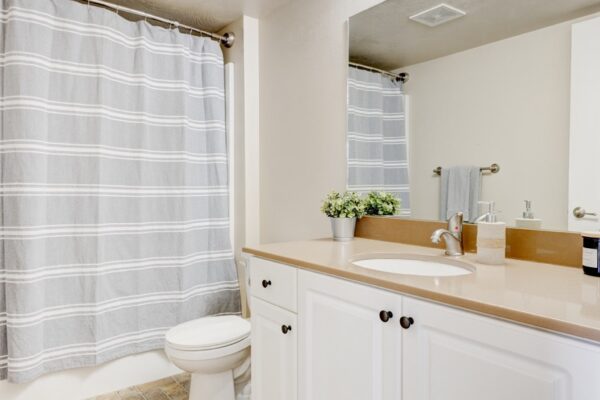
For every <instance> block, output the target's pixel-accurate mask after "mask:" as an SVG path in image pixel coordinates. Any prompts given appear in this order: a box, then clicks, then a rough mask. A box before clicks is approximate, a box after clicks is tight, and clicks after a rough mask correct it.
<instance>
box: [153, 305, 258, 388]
mask: <svg viewBox="0 0 600 400" xmlns="http://www.w3.org/2000/svg"><path fill="white" fill-rule="evenodd" d="M165 339H166V340H165V352H166V354H167V357H169V359H170V360H171V362H172V363H173V364H175V365H176V366H177V367H179V368H180V369H182V370H184V371H187V372H189V373H191V383H190V397H189V398H190V400H234V399H235V398H236V395H235V392H236V391H235V387H236V386H238V387H239V386H243V385H242V384H243V383H245V381H248V380H249V379H250V322H249V321H247V320H245V319H243V318H241V317H238V316H234V315H223V316H212V317H204V318H199V319H195V320H192V321H188V322H185V323H183V324H180V325H177V326H175V327H173V328H171V329H170V330H169V331H168V332H167V334H166V337H165ZM243 398H244V393H240V395H239V396H238V399H240V400H241V399H243Z"/></svg>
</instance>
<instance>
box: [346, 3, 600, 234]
mask: <svg viewBox="0 0 600 400" xmlns="http://www.w3.org/2000/svg"><path fill="white" fill-rule="evenodd" d="M598 12H600V1H599V0H568V1H564V0H528V1H522V0H447V1H446V3H444V4H441V3H440V1H435V0H419V1H412V0H410V1H409V0H387V1H385V2H383V3H380V4H379V5H377V6H375V7H373V8H371V9H368V10H366V11H364V12H362V13H360V14H358V15H355V16H353V17H352V18H351V19H350V22H349V67H348V132H347V142H348V143H347V144H348V161H347V171H348V188H349V189H351V190H355V191H359V192H366V191H369V190H386V191H389V192H392V193H394V194H395V195H397V196H398V197H399V198H401V200H402V214H403V215H404V216H405V217H411V218H418V219H434V220H444V219H446V217H447V216H449V215H450V214H451V213H452V212H454V211H457V210H460V211H463V212H465V216H466V217H467V218H466V219H467V220H468V221H470V222H473V221H474V220H475V219H476V218H477V217H478V216H479V215H481V214H482V213H484V212H485V211H486V210H487V207H488V206H487V205H481V204H478V202H490V201H493V202H495V207H496V209H497V211H498V219H499V220H501V221H504V222H506V223H507V224H508V225H509V226H520V227H525V228H533V229H551V230H567V229H569V230H578V231H582V230H590V229H594V230H598V229H600V223H599V222H598V216H597V215H595V214H597V213H599V214H600V178H599V177H598V176H599V174H598V172H599V171H600V168H599V167H598V165H597V160H598V159H600V156H599V154H600V73H598V71H600V39H599V38H600V14H597V13H598ZM526 201H527V206H528V207H526ZM531 217H533V218H531Z"/></svg>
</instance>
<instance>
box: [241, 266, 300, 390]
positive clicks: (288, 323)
mask: <svg viewBox="0 0 600 400" xmlns="http://www.w3.org/2000/svg"><path fill="white" fill-rule="evenodd" d="M296 275H297V270H296V268H292V267H289V266H286V265H281V264H277V263H274V262H271V261H268V260H263V259H259V258H252V259H251V260H250V293H251V299H250V307H251V312H252V317H251V322H252V338H251V346H252V349H251V354H252V356H251V365H252V399H253V400H284V399H285V400H296V398H297V394H298V389H297V382H298V373H297V369H298V357H297V354H298V324H297V315H296V301H297V295H296V288H297V283H296Z"/></svg>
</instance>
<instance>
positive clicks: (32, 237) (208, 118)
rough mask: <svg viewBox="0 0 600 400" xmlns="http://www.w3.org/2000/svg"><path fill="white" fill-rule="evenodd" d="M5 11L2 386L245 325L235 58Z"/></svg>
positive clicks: (87, 11) (40, 13)
mask: <svg viewBox="0 0 600 400" xmlns="http://www.w3.org/2000/svg"><path fill="white" fill-rule="evenodd" d="M0 1H1V2H2V12H1V23H2V31H1V33H0V57H1V58H0V63H1V75H0V76H1V78H0V79H1V84H2V86H1V88H2V92H1V96H0V123H1V127H2V131H1V137H0V166H1V171H0V194H1V196H0V201H1V213H0V216H1V231H0V235H1V237H0V240H1V241H2V242H1V244H2V246H0V268H1V269H0V377H1V378H8V379H9V380H10V381H12V382H25V381H29V380H31V379H33V378H35V377H37V376H39V375H40V374H43V373H46V372H49V371H56V370H61V369H65V368H73V367H82V366H90V365H95V364H98V363H101V362H105V361H107V360H111V359H114V358H117V357H121V356H125V355H128V354H133V353H139V352H143V351H147V350H151V349H157V348H161V347H162V346H163V342H164V333H165V331H166V330H167V329H169V328H170V327H172V326H173V325H175V324H178V323H180V322H182V321H185V320H189V319H193V318H198V317H202V316H205V315H214V314H229V313H239V310H240V299H239V292H238V289H239V287H238V281H237V274H236V269H235V266H234V261H233V254H232V250H231V244H230V241H229V232H228V231H229V219H228V200H227V198H228V182H227V167H228V166H227V162H228V160H227V151H226V132H225V122H224V121H225V115H224V114H225V100H224V73H223V58H222V53H221V49H220V47H219V45H218V44H217V43H216V42H214V41H211V40H209V39H205V38H199V37H194V36H191V35H188V34H183V33H180V32H178V31H176V30H169V29H164V28H159V27H154V26H151V25H150V24H148V23H146V22H144V21H141V22H131V21H127V20H125V19H124V18H121V17H119V16H118V15H117V14H115V13H114V12H111V11H108V10H105V9H102V8H98V7H94V6H89V5H87V4H82V3H79V2H76V1H72V0H44V1H40V0H0Z"/></svg>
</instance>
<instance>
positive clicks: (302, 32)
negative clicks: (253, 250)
mask: <svg viewBox="0 0 600 400" xmlns="http://www.w3.org/2000/svg"><path fill="white" fill-rule="evenodd" d="M380 2H381V0H353V1H349V0H328V1H322V0H305V1H294V2H291V3H290V4H289V5H286V6H284V7H282V8H279V9H277V10H276V11H275V12H273V13H271V14H270V15H268V16H267V17H264V18H261V20H260V183H261V187H260V212H261V241H262V242H273V241H284V240H292V239H300V238H310V237H319V236H328V235H329V234H330V233H329V227H328V221H327V219H326V218H325V217H324V216H323V215H322V214H321V213H320V212H319V208H320V205H321V204H320V203H321V200H322V199H323V197H324V196H325V195H326V194H327V192H329V191H330V190H332V189H337V190H343V189H344V188H345V184H346V182H345V179H346V171H345V164H346V139H345V134H346V69H347V63H348V50H347V47H348V45H347V36H346V29H347V24H346V20H347V18H348V17H349V16H351V15H353V14H356V13H358V12H360V11H362V10H365V9H367V8H369V7H372V6H374V5H376V4H378V3H380Z"/></svg>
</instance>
